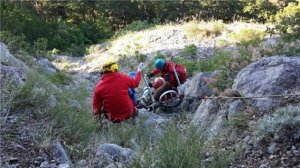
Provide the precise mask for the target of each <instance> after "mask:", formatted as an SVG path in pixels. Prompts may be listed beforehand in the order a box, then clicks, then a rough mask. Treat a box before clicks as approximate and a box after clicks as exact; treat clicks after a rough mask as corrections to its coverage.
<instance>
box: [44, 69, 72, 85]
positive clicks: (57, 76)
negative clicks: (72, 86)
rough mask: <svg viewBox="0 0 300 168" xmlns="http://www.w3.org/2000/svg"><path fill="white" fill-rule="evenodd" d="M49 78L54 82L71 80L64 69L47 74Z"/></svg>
mask: <svg viewBox="0 0 300 168" xmlns="http://www.w3.org/2000/svg"><path fill="white" fill-rule="evenodd" d="M49 80H50V81H51V82H53V83H55V84H68V83H69V82H71V76H70V75H68V74H67V73H66V72H64V71H59V72H57V73H54V74H52V75H49Z"/></svg>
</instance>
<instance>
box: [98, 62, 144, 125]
mask: <svg viewBox="0 0 300 168" xmlns="http://www.w3.org/2000/svg"><path fill="white" fill-rule="evenodd" d="M144 68H145V66H144V64H143V63H140V65H139V66H138V70H137V73H136V76H135V78H131V77H129V76H128V75H125V74H121V73H119V72H118V64H117V63H115V62H112V61H107V62H106V63H104V64H103V66H102V73H103V75H102V77H101V80H100V81H99V83H98V84H97V85H96V87H95V90H94V94H93V113H94V115H95V116H96V118H99V117H100V116H101V115H102V114H103V115H104V116H105V117H106V118H107V119H109V120H110V121H112V122H116V123H118V122H122V121H124V120H127V119H129V118H131V117H132V116H133V115H134V114H135V108H134V104H133V103H132V101H131V100H130V97H129V94H128V88H136V87H138V86H139V83H140V80H141V76H142V75H141V71H142V70H143V69H144Z"/></svg>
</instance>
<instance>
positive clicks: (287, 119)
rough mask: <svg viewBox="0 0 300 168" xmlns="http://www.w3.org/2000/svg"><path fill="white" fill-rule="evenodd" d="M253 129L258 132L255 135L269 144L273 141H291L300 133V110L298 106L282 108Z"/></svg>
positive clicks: (260, 120) (265, 117)
mask: <svg viewBox="0 0 300 168" xmlns="http://www.w3.org/2000/svg"><path fill="white" fill-rule="evenodd" d="M253 127H254V129H255V130H256V131H255V135H256V136H257V137H258V138H259V139H261V140H262V139H264V140H266V141H267V142H270V141H271V140H272V139H277V140H279V139H290V138H292V137H293V135H296V134H297V132H298V131H299V127H300V108H299V106H298V105H296V106H292V105H290V106H287V107H283V108H280V109H278V110H276V111H275V113H273V114H271V115H266V116H264V117H263V118H261V119H259V120H258V122H257V124H255V125H253Z"/></svg>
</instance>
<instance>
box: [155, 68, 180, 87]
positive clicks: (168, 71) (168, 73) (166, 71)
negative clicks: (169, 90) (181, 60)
mask: <svg viewBox="0 0 300 168" xmlns="http://www.w3.org/2000/svg"><path fill="white" fill-rule="evenodd" d="M172 64H173V65H174V68H175V67H176V64H175V63H173V62H166V63H165V65H164V67H163V69H158V68H155V69H154V70H153V71H152V72H151V74H152V75H153V76H154V75H157V74H159V73H161V77H163V78H164V79H165V80H166V81H168V82H170V84H171V85H172V86H173V87H176V86H178V82H177V80H176V77H175V74H174V70H173V65H172ZM177 74H178V75H180V74H179V73H178V72H177ZM183 75H184V76H182V77H180V78H179V79H180V82H182V83H183V82H184V81H185V79H186V74H183ZM181 79H182V80H181Z"/></svg>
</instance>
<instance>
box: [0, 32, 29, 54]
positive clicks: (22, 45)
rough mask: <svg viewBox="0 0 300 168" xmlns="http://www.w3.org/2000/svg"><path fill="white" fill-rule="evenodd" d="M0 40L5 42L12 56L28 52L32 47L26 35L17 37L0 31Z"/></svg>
mask: <svg viewBox="0 0 300 168" xmlns="http://www.w3.org/2000/svg"><path fill="white" fill-rule="evenodd" d="M0 39H1V41H2V42H4V43H5V44H6V45H7V47H8V49H9V51H10V52H11V53H12V54H15V53H17V52H18V51H20V50H23V51H26V52H28V50H29V48H30V45H29V44H28V42H27V41H26V37H25V36H24V35H20V36H16V35H13V34H12V33H11V32H9V31H0Z"/></svg>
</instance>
